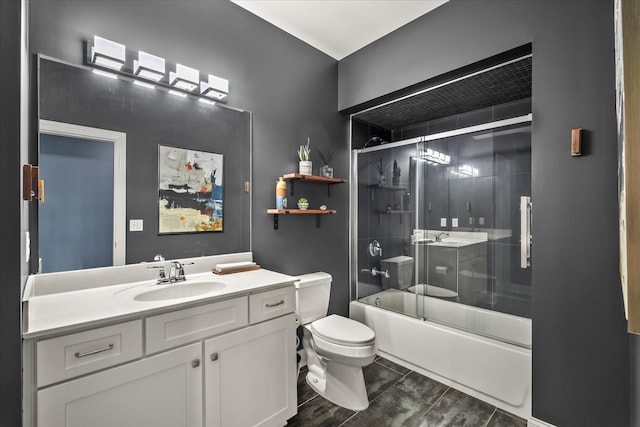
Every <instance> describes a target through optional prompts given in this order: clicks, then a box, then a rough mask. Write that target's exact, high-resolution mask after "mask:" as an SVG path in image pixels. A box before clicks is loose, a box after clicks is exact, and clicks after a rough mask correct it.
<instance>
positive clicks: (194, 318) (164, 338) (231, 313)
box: [146, 296, 249, 354]
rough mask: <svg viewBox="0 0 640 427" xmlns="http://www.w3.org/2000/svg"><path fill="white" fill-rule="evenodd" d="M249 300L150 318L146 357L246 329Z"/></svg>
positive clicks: (231, 301) (147, 329)
mask: <svg viewBox="0 0 640 427" xmlns="http://www.w3.org/2000/svg"><path fill="white" fill-rule="evenodd" d="M247 311H248V310H247V297H246V296H243V297H238V298H233V299H229V300H225V301H219V302H214V303H211V304H206V305H201V306H198V307H193V308H188V309H185V310H179V311H174V312H171V313H166V314H160V315H158V316H152V317H149V318H147V327H146V331H147V339H146V344H147V354H151V353H155V352H158V351H161V350H165V349H168V348H173V347H177V346H179V345H182V344H186V343H188V342H192V341H195V340H199V339H202V338H207V337H212V336H214V335H218V334H221V333H223V332H227V331H231V330H234V329H238V328H241V327H243V326H246V325H247V324H248V323H249V322H248V314H247Z"/></svg>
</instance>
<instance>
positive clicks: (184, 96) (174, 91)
mask: <svg viewBox="0 0 640 427" xmlns="http://www.w3.org/2000/svg"><path fill="white" fill-rule="evenodd" d="M169 93H170V94H171V95H175V96H179V97H182V98H186V97H187V94H186V93H182V92H178V91H177V90H170V91H169Z"/></svg>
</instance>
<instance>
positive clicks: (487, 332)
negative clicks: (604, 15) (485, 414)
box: [350, 55, 532, 418]
mask: <svg viewBox="0 0 640 427" xmlns="http://www.w3.org/2000/svg"><path fill="white" fill-rule="evenodd" d="M514 68H515V69H517V70H518V71H523V70H524V72H523V73H521V75H524V76H525V77H524V79H525V80H526V78H527V77H526V76H527V72H528V79H529V81H528V84H529V86H528V90H529V92H527V91H526V90H523V91H522V92H521V93H517V94H513V97H512V98H506V99H507V102H501V101H504V100H505V98H504V97H503V98H498V99H497V100H492V99H489V100H487V101H486V102H489V103H490V104H489V105H490V106H489V107H484V108H479V109H478V108H476V109H475V110H473V111H466V112H465V111H464V110H463V108H464V106H465V105H467V104H468V102H470V101H469V100H468V99H466V98H465V99H464V100H459V101H458V105H459V107H458V110H457V111H455V112H456V114H450V115H447V116H445V117H438V116H437V114H438V112H439V113H440V114H445V113H443V112H442V111H440V110H442V109H443V108H444V107H442V108H440V109H438V108H435V107H434V105H436V104H437V102H438V99H440V98H442V97H441V96H439V95H442V93H441V92H442V90H450V89H452V88H451V87H446V86H447V85H443V86H442V87H437V88H435V89H429V90H426V91H423V92H420V93H417V94H414V95H411V96H408V97H405V98H402V99H400V100H396V101H393V102H390V103H387V104H383V105H381V106H378V107H374V108H372V109H369V110H365V111H364V112H361V113H357V114H354V115H352V120H351V135H352V136H351V143H352V148H353V151H352V161H351V167H352V180H351V182H352V185H351V191H352V198H351V200H352V202H351V203H352V206H351V212H352V215H351V233H352V247H351V296H352V302H351V304H350V315H351V317H352V318H355V319H357V320H360V321H362V322H364V323H366V324H367V325H369V326H370V327H371V328H372V329H373V330H374V331H375V333H376V337H377V340H378V346H379V352H381V353H383V354H384V355H385V357H388V358H389V359H391V360H393V361H395V362H397V363H400V364H403V365H405V366H408V367H410V368H412V369H414V370H416V371H419V372H421V373H423V374H425V375H427V376H431V377H432V378H434V379H436V380H439V381H441V382H444V383H446V384H448V385H452V386H454V387H456V388H458V389H460V390H462V391H465V392H467V393H469V394H472V395H475V396H476V397H479V398H481V399H483V400H485V401H487V402H490V403H492V404H494V405H496V406H498V407H501V408H503V409H505V410H508V411H510V412H512V413H515V414H517V415H520V416H522V417H524V418H528V417H530V415H531V227H530V224H531V206H532V203H531V121H532V116H531V114H530V111H531V110H530V106H531V103H530V76H531V56H530V55H529V56H526V57H524V58H516V59H514V60H512V61H510V62H507V63H505V64H500V65H498V66H496V67H493V68H489V69H485V70H481V71H479V72H478V73H476V74H472V75H470V76H469V78H471V79H472V80H473V79H479V78H484V79H486V78H487V77H489V75H491V77H495V76H496V75H500V76H503V78H504V76H512V75H513V74H514V73H512V71H513V70H514ZM461 81H463V83H464V84H467V85H468V84H469V83H470V82H469V81H468V79H466V78H465V79H462V80H461ZM520 83H522V82H520ZM453 84H454V85H460V84H461V83H460V81H458V82H454V83H453ZM526 84H527V81H525V82H524V83H523V84H522V86H523V87H525V86H526ZM512 86H513V85H512ZM449 99H451V98H449ZM429 108H432V109H433V110H438V112H436V113H429V111H427V110H428V109H429ZM467 110H468V108H467ZM416 114H419V116H416ZM430 114H431V115H430ZM434 117H435V118H434Z"/></svg>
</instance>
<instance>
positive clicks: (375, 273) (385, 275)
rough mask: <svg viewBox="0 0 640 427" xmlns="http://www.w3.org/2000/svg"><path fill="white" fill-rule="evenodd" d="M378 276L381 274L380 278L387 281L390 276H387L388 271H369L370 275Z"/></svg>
mask: <svg viewBox="0 0 640 427" xmlns="http://www.w3.org/2000/svg"><path fill="white" fill-rule="evenodd" d="M378 274H381V275H382V276H384V278H385V279H388V278H389V277H391V275H390V274H389V270H378V269H377V268H375V267H373V268H372V269H371V275H372V276H373V277H375V276H377V275H378Z"/></svg>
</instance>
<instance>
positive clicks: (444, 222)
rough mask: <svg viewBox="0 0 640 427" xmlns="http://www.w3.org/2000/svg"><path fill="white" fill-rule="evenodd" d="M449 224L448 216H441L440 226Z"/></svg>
mask: <svg viewBox="0 0 640 427" xmlns="http://www.w3.org/2000/svg"><path fill="white" fill-rule="evenodd" d="M446 226H447V218H440V227H446Z"/></svg>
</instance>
